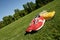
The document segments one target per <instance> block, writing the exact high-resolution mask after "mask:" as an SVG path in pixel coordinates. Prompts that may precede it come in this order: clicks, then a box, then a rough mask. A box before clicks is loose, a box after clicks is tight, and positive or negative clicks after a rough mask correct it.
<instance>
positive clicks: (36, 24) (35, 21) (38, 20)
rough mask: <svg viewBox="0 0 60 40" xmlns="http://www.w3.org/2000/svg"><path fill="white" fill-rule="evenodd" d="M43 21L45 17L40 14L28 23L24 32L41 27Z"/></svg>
mask: <svg viewBox="0 0 60 40" xmlns="http://www.w3.org/2000/svg"><path fill="white" fill-rule="evenodd" d="M44 23H45V19H44V18H43V17H42V16H40V17H38V18H35V19H33V20H32V22H31V23H30V25H29V27H28V28H27V30H26V32H31V31H38V30H39V29H41V28H42V27H43V25H44Z"/></svg>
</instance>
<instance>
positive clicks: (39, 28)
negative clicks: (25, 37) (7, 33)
mask: <svg viewBox="0 0 60 40" xmlns="http://www.w3.org/2000/svg"><path fill="white" fill-rule="evenodd" d="M44 23H45V19H44V21H43V24H42V26H41V27H39V28H38V29H36V30H39V29H41V28H42V27H43V25H44Z"/></svg>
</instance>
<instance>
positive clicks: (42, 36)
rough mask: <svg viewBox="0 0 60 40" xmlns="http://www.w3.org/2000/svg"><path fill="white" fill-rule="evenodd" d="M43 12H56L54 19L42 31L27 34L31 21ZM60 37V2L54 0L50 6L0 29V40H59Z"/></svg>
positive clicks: (59, 0)
mask: <svg viewBox="0 0 60 40" xmlns="http://www.w3.org/2000/svg"><path fill="white" fill-rule="evenodd" d="M43 10H50V11H52V10H55V11H56V14H55V16H54V18H53V19H51V20H49V21H46V23H45V25H44V26H43V28H42V29H41V30H39V31H38V32H37V33H34V34H27V35H24V34H25V30H26V28H27V27H28V25H29V23H30V21H31V20H32V19H33V18H34V17H35V15H37V14H38V13H39V12H41V11H43ZM59 36H60V0H54V1H53V2H50V3H49V4H47V5H45V6H43V7H41V8H39V9H37V10H35V11H33V12H31V13H30V14H28V15H26V16H24V17H23V18H20V19H19V20H17V21H15V22H13V23H11V24H9V25H7V26H5V27H4V28H2V29H0V40H57V39H59Z"/></svg>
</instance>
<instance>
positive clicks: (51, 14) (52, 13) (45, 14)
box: [40, 11, 55, 19]
mask: <svg viewBox="0 0 60 40" xmlns="http://www.w3.org/2000/svg"><path fill="white" fill-rule="evenodd" d="M54 15H55V11H52V12H46V13H42V14H40V16H43V17H44V18H45V19H50V18H52V17H53V16H54Z"/></svg>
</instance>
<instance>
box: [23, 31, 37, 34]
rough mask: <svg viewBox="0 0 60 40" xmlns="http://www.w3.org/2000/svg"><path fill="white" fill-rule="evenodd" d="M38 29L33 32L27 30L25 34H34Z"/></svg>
mask: <svg viewBox="0 0 60 40" xmlns="http://www.w3.org/2000/svg"><path fill="white" fill-rule="evenodd" d="M37 32H38V31H31V32H26V33H25V34H24V35H27V34H34V33H37Z"/></svg>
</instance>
